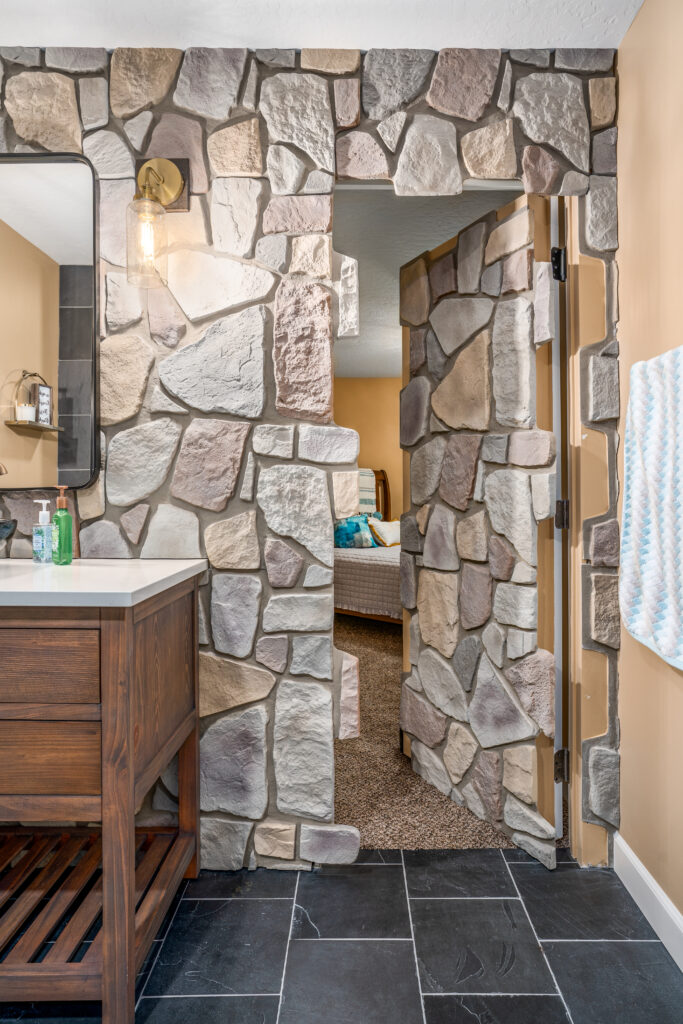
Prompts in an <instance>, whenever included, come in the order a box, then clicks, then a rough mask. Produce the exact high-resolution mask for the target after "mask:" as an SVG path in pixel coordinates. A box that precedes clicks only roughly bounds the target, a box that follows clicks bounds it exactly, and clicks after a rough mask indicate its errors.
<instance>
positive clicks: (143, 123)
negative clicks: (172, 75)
mask: <svg viewBox="0 0 683 1024" xmlns="http://www.w3.org/2000/svg"><path fill="white" fill-rule="evenodd" d="M89 81H100V79H89V78H84V79H83V81H82V82H81V83H80V89H81V116H83V86H84V85H85V83H86V82H89ZM101 81H104V82H105V85H106V80H105V79H101ZM153 119H154V115H153V114H152V111H151V110H143V111H142V113H140V114H136V116H135V117H131V119H130V121H126V122H125V123H124V125H123V130H124V132H125V133H126V138H127V139H128V141H129V142H130V144H131V146H132V147H133V149H136V150H137V151H138V153H141V152H142V150H143V149H144V148H145V142H146V141H147V134H148V132H149V129H150V127H151V125H152V121H153ZM84 127H85V124H84ZM93 127H95V126H94V125H93Z"/></svg>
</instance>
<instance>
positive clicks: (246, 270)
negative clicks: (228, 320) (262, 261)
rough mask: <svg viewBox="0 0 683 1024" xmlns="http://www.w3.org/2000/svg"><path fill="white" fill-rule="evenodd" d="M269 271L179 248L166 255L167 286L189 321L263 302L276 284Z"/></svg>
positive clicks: (205, 253)
mask: <svg viewBox="0 0 683 1024" xmlns="http://www.w3.org/2000/svg"><path fill="white" fill-rule="evenodd" d="M275 280H276V278H275V276H274V275H273V274H271V273H270V271H269V270H263V269H261V268H260V267H255V266H252V265H251V264H247V263H239V262H237V261H236V260H233V259H228V258H222V259H221V258H217V257H215V256H212V255H211V253H208V252H194V251H192V250H190V249H180V250H178V252H172V253H169V256H168V287H169V288H170V290H171V292H172V294H173V296H174V297H175V298H176V299H177V301H178V304H179V306H180V308H181V309H182V310H183V312H184V313H185V315H186V316H187V317H188V319H189V320H201V319H202V318H203V317H206V316H211V314H213V313H220V312H222V311H223V310H227V309H233V308H234V307H235V306H241V305H243V304H244V303H247V302H257V301H258V300H259V299H265V298H266V296H267V295H268V293H269V291H270V290H271V288H272V287H273V285H274V283H275Z"/></svg>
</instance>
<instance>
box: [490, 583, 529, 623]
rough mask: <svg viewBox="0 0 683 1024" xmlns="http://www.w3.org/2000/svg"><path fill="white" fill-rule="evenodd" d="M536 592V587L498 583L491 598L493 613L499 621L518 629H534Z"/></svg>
mask: <svg viewBox="0 0 683 1024" xmlns="http://www.w3.org/2000/svg"><path fill="white" fill-rule="evenodd" d="M537 604H538V594H537V591H536V587H524V586H520V585H518V584H517V583H499V584H498V586H497V587H496V595H495V597H494V600H493V614H494V615H495V617H496V618H497V619H498V621H499V622H502V623H504V624H505V625H507V626H517V627H518V628H519V629H535V628H536V621H537Z"/></svg>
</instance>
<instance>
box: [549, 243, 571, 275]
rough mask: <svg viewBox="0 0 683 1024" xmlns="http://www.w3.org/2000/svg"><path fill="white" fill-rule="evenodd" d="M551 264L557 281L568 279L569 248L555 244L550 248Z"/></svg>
mask: <svg viewBox="0 0 683 1024" xmlns="http://www.w3.org/2000/svg"><path fill="white" fill-rule="evenodd" d="M550 266H551V267H552V268H553V277H554V278H555V280H556V281H566V280H567V250H566V249H559V248H558V247H557V246H553V248H552V249H551V250H550Z"/></svg>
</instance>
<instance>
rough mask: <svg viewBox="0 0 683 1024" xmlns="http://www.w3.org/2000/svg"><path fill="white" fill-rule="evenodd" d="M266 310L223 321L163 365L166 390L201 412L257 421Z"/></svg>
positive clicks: (258, 308)
mask: <svg viewBox="0 0 683 1024" xmlns="http://www.w3.org/2000/svg"><path fill="white" fill-rule="evenodd" d="M265 329H266V311H265V308H264V307H263V306H251V307H250V308H249V309H244V310H242V311H241V312H240V313H233V314H232V315H230V316H225V317H222V318H221V319H220V320H217V321H216V322H215V323H214V324H212V325H211V327H209V329H208V330H207V331H206V333H205V334H204V335H203V336H202V337H201V338H200V339H199V341H196V342H194V343H193V344H191V345H186V346H185V348H182V349H181V350H180V351H179V352H176V353H174V354H173V355H171V356H169V357H168V358H167V359H164V360H163V361H162V362H161V363H160V364H159V379H160V380H161V383H162V384H163V385H164V387H165V388H166V389H167V390H168V391H170V392H171V394H173V395H176V396H177V397H178V398H180V399H181V400H182V401H183V402H186V403H187V404H188V405H191V406H192V407H193V408H195V409H200V410H201V411H202V412H226V413H232V414H233V415H236V416H247V417H249V418H250V419H256V418H257V417H258V416H260V414H261V411H262V409H263V396H264V389H263V342H264V336H265Z"/></svg>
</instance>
